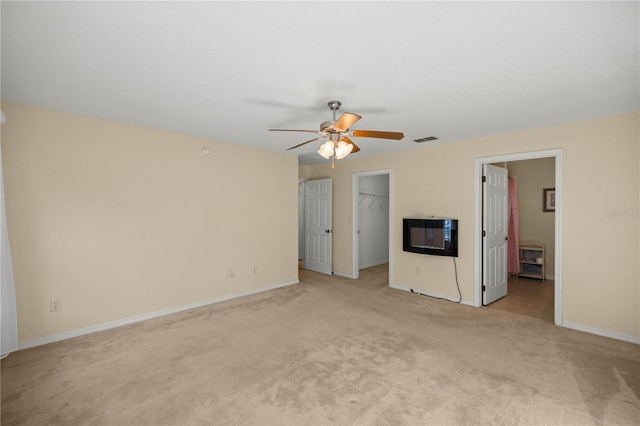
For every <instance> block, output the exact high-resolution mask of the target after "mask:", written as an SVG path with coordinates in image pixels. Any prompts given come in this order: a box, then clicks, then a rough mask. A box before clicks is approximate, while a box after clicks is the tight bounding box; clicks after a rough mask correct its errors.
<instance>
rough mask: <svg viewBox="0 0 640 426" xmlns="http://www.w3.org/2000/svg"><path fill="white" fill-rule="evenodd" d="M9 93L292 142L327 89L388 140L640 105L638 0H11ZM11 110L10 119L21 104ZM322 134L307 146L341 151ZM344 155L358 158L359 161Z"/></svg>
mask: <svg viewBox="0 0 640 426" xmlns="http://www.w3.org/2000/svg"><path fill="white" fill-rule="evenodd" d="M0 13H1V18H2V21H1V23H2V28H1V36H2V39H1V41H2V63H1V71H2V75H1V77H2V92H1V95H2V99H3V100H7V101H11V102H17V103H23V104H30V105H35V106H41V107H45V108H52V109H56V110H62V111H68V112H74V113H80V114H85V115H90V116H95V117H100V118H105V119H110V120H117V121H122V122H126V123H132V124H137V125H142V126H148V127H154V128H158V129H165V130H170V131H175V132H180V133H185V134H190V135H196V136H203V137H207V138H212V139H216V140H220V141H225V142H231V143H239V144H246V145H252V146H257V147H263V148H267V149H272V150H277V151H282V152H285V150H286V148H287V147H290V146H292V145H295V144H297V143H299V142H302V141H304V140H307V139H310V138H311V137H313V135H312V134H309V133H274V132H268V131H267V129H269V128H273V127H279V128H282V127H284V128H294V129H312V130H315V129H318V126H319V124H320V122H322V121H326V120H330V119H331V117H332V114H331V111H330V110H329V109H328V108H327V105H326V104H327V102H328V101H329V100H332V99H337V100H341V101H342V103H343V106H342V109H341V110H342V111H350V112H355V113H358V114H360V115H362V116H363V118H362V119H361V120H360V121H359V122H358V123H356V124H355V125H353V126H352V129H367V130H389V131H402V132H404V134H405V138H404V139H403V140H402V141H390V140H379V139H369V138H368V139H363V138H358V139H355V141H356V143H357V144H358V145H359V146H360V147H361V148H362V151H361V152H360V153H358V154H355V155H354V157H355V156H365V155H373V154H380V153H384V152H389V151H392V150H399V149H410V148H414V147H417V146H420V145H418V144H417V143H415V142H413V140H414V139H417V138H422V137H425V136H431V135H435V136H437V137H438V138H439V140H438V142H437V143H446V142H451V141H455V140H459V139H464V138H471V137H477V136H484V135H489V134H496V133H503V132H508V131H513V130H519V129H524V128H533V127H541V126H548V125H553V124H558V123H563V122H567V121H574V120H581V119H588V118H592V117H597V116H603V115H609V114H617V113H621V112H627V111H632V110H637V109H639V103H640V102H639V93H640V88H639V77H638V76H639V75H640V67H639V55H640V50H639V36H640V35H639V28H640V18H639V16H640V15H639V3H638V2H635V1H634V2H616V3H613V2H606V1H601V2H396V1H393V2H326V1H323V2H306V1H299V2H265V1H260V2H220V1H215V2H202V1H201V2H8V1H2V3H1V6H0ZM10 119H11V118H10V117H7V120H10ZM320 143H321V142H320V141H317V142H314V143H310V144H307V145H306V146H304V147H302V148H299V149H297V150H294V151H287V152H289V153H291V155H300V161H301V163H303V164H312V163H314V162H317V161H318V160H320V161H327V160H324V159H322V158H320V157H319V156H318V155H317V154H315V151H316V150H317V149H318V147H319V145H320ZM343 161H344V160H343Z"/></svg>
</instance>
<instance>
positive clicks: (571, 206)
mask: <svg viewBox="0 0 640 426" xmlns="http://www.w3.org/2000/svg"><path fill="white" fill-rule="evenodd" d="M638 121H639V120H638V113H637V112H634V113H628V114H623V115H618V116H613V117H604V118H599V119H594V120H588V121H581V122H576V123H569V124H565V125H559V126H554V127H548V128H541V129H531V130H523V131H519V132H514V133H509V134H503V135H494V136H489V137H484V138H477V139H472V140H465V141H459V142H455V143H450V144H441V145H433V146H429V145H427V146H421V147H417V148H416V149H414V150H410V151H404V152H400V153H395V154H389V155H384V156H373V157H362V158H358V157H357V154H355V155H353V156H352V157H349V158H348V159H346V160H342V161H338V162H336V167H335V169H331V166H330V164H329V162H327V164H323V165H318V166H313V167H311V173H310V175H309V178H311V179H319V178H325V177H331V178H333V215H334V216H333V238H334V241H333V263H334V271H336V272H337V273H340V274H345V275H351V272H352V260H351V259H352V255H351V252H352V233H351V214H352V212H351V209H352V207H351V205H352V201H351V200H352V198H351V197H352V194H351V185H352V183H351V182H352V174H353V173H354V172H363V171H370V170H380V169H391V170H392V174H391V187H392V194H393V196H392V197H393V198H392V201H391V206H392V209H391V210H392V211H391V217H392V221H393V222H392V223H393V224H392V241H391V242H390V244H391V250H392V254H391V270H392V273H391V281H392V284H395V285H400V286H406V287H410V288H415V289H418V290H422V291H425V292H429V293H432V294H442V295H445V296H447V297H450V298H452V299H457V297H458V294H457V289H456V285H455V278H454V270H453V265H452V261H451V259H450V258H440V257H435V256H421V255H416V254H412V253H405V252H403V251H402V237H401V235H402V234H401V232H402V229H401V227H402V223H401V219H402V218H403V217H409V216H414V215H427V214H429V215H437V216H450V217H453V218H457V219H459V226H460V230H459V236H460V247H459V257H458V259H457V267H458V277H459V282H460V287H461V292H462V298H463V299H465V300H467V301H471V300H473V296H474V232H475V230H474V229H473V223H474V194H475V189H474V175H473V174H474V160H475V159H476V158H481V157H491V156H498V155H505V154H515V153H521V152H528V151H537V150H546V149H561V150H562V152H563V182H564V198H563V200H562V202H563V209H564V210H563V218H562V219H563V229H562V235H563V252H562V257H563V277H562V289H563V293H562V312H563V318H562V319H563V322H564V323H565V324H567V325H569V324H572V325H578V326H580V327H583V328H585V329H593V330H597V331H603V332H607V333H611V334H613V335H616V334H617V335H620V336H623V337H624V336H626V337H631V338H632V339H638V338H640V309H639V308H640V306H639V301H640V280H639V271H638V258H639V256H640V252H639V241H640V238H639V227H638V221H639V218H638V209H639V194H640V191H639V186H640V182H639V181H640V178H639V173H638V169H639V166H640V164H639V161H638V159H639V152H638V151H639V143H640V142H639V138H638V135H639V125H638ZM402 143H407V144H411V143H413V142H411V141H404V142H402ZM359 145H360V146H361V148H362V149H363V151H364V152H366V141H365V140H363V141H361V143H360V144H359ZM416 267H419V269H420V274H417V269H416Z"/></svg>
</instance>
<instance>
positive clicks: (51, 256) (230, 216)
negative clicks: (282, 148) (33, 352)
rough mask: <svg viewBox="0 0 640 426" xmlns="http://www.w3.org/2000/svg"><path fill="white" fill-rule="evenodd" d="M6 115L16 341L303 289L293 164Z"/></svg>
mask: <svg viewBox="0 0 640 426" xmlns="http://www.w3.org/2000/svg"><path fill="white" fill-rule="evenodd" d="M2 110H3V111H4V112H5V114H6V116H7V122H6V124H5V125H3V126H2V160H3V166H4V173H5V189H6V201H7V218H8V226H9V238H10V243H11V249H12V254H13V261H14V273H15V279H16V291H17V295H16V298H17V305H18V323H19V324H18V326H19V341H20V343H22V344H24V343H25V342H28V341H32V340H34V339H42V338H46V337H49V336H54V335H57V334H60V333H66V332H70V331H74V330H79V329H82V328H85V327H93V326H96V325H100V324H105V323H108V322H112V321H118V320H122V319H125V318H130V317H133V316H138V315H145V314H148V313H153V312H157V311H162V310H167V309H171V308H175V307H180V306H186V305H190V304H194V303H198V302H202V301H208V300H212V299H217V298H220V297H225V296H228V295H233V294H238V293H242V292H250V291H255V290H258V289H261V288H266V287H269V286H274V285H282V284H287V283H295V282H297V280H298V270H297V205H298V201H297V173H298V165H297V158H296V157H294V156H291V155H286V154H284V153H276V152H273V151H266V150H257V149H253V148H248V147H243V146H238V145H232V144H223V143H218V142H215V141H211V140H206V139H201V138H195V137H190V136H185V135H179V134H174V133H168V132H162V131H157V130H152V129H146V128H141V127H135V126H129V125H125V124H118V123H114V122H108V121H102V120H98V119H93V118H87V117H82V116H78V115H72V114H65V113H60V112H54V111H49V110H43V109H37V108H31V107H26V106H21V105H15V104H9V103H3V104H2ZM203 146H207V147H209V148H210V149H211V154H210V155H208V156H205V155H203V154H202V153H201V148H202V147H203ZM230 269H233V270H234V271H235V278H233V279H225V272H226V271H228V270H230ZM254 272H255V273H254ZM57 297H59V298H61V299H62V310H61V311H60V312H54V313H51V312H49V301H50V299H51V298H57Z"/></svg>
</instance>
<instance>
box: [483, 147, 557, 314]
mask: <svg viewBox="0 0 640 426" xmlns="http://www.w3.org/2000/svg"><path fill="white" fill-rule="evenodd" d="M496 166H499V167H504V168H505V169H506V170H507V172H508V181H509V182H508V183H509V197H508V198H509V202H508V205H509V209H508V210H509V212H510V214H509V227H508V228H509V232H508V235H509V241H508V243H509V250H508V256H507V257H508V260H507V265H508V268H507V287H508V292H507V293H508V294H507V296H506V297H503V298H501V299H498V300H496V301H494V302H493V303H490V304H488V305H486V303H485V305H486V306H487V307H488V308H489V309H496V310H501V311H507V312H512V313H517V314H520V315H525V316H529V317H532V318H537V319H540V320H542V321H545V322H551V323H553V322H554V270H555V264H554V260H555V241H554V234H555V223H554V222H555V220H554V219H555V217H554V215H555V211H553V209H552V208H545V207H547V206H545V203H544V201H547V200H546V199H545V197H544V195H545V193H546V192H547V191H549V190H552V189H553V188H554V187H555V160H554V158H553V157H545V158H536V159H530V160H521V161H510V162H506V163H499V164H496Z"/></svg>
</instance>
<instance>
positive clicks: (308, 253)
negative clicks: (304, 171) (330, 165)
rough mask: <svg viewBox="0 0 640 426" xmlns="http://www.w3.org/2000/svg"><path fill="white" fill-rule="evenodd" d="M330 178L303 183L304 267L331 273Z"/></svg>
mask: <svg viewBox="0 0 640 426" xmlns="http://www.w3.org/2000/svg"><path fill="white" fill-rule="evenodd" d="M331 185H332V181H331V179H319V180H308V181H306V182H305V185H304V200H305V208H304V216H305V220H304V237H305V238H304V239H305V253H304V268H305V269H309V270H311V271H316V272H321V273H323V274H329V275H331V273H332V272H333V271H332V264H331V243H332V238H331V236H332V229H331V219H332V216H331V188H332V186H331Z"/></svg>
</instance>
